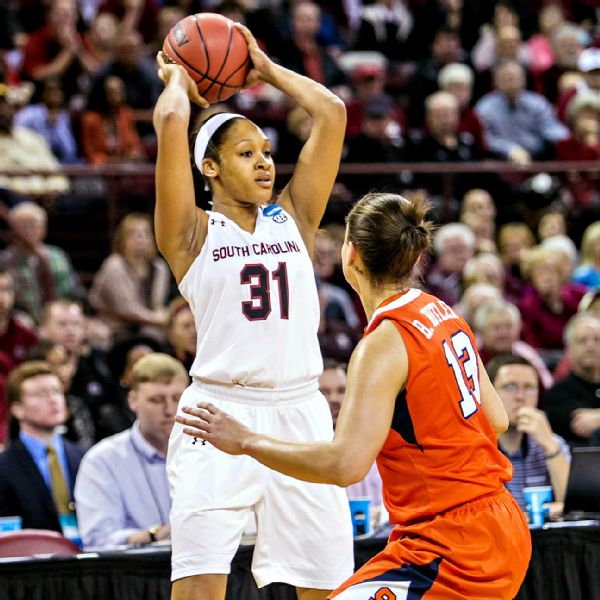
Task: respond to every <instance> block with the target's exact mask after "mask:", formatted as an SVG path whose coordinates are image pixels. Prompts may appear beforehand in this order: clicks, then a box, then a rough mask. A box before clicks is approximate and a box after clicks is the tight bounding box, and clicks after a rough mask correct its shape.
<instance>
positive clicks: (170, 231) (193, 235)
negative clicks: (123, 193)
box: [153, 52, 208, 282]
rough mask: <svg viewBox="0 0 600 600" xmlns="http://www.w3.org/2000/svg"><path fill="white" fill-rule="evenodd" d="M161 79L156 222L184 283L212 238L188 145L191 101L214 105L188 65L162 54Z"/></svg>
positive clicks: (157, 112)
mask: <svg viewBox="0 0 600 600" xmlns="http://www.w3.org/2000/svg"><path fill="white" fill-rule="evenodd" d="M157 63H158V73H159V77H160V78H161V80H162V81H163V83H164V84H165V89H164V91H163V92H162V94H161V95H160V97H159V98H158V101H157V102H156V106H155V108H154V115H153V123H154V128H155V130H156V136H157V139H158V154H157V159H156V209H155V212H154V224H155V228H156V241H157V244H158V249H159V250H160V252H161V254H162V255H163V256H164V257H165V259H166V261H167V262H168V263H169V266H170V267H171V270H172V271H173V274H174V275H175V278H176V280H177V281H178V282H179V281H180V280H181V278H182V277H183V275H184V274H185V273H186V271H187V270H188V268H189V266H190V264H191V263H192V261H193V260H194V258H195V256H196V255H197V254H198V252H200V248H201V247H202V243H203V242H204V239H205V237H206V223H207V216H206V213H205V212H204V211H203V210H201V209H199V208H197V207H196V203H195V196H194V182H193V178H192V167H191V162H190V152H189V145H188V128H189V122H190V100H192V101H194V102H195V103H196V104H198V105H199V106H203V107H205V106H208V103H207V102H206V101H205V100H204V99H203V98H202V97H201V96H200V95H199V94H198V90H197V89H196V85H195V84H194V82H193V81H192V79H191V78H190V76H189V75H188V74H187V73H186V71H185V70H184V69H183V67H180V66H178V65H174V64H167V63H165V61H164V59H163V56H162V53H160V52H159V54H158V57H157Z"/></svg>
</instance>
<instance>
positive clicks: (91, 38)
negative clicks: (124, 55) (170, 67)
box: [84, 12, 166, 73]
mask: <svg viewBox="0 0 600 600" xmlns="http://www.w3.org/2000/svg"><path fill="white" fill-rule="evenodd" d="M118 31H119V23H118V21H117V19H116V18H115V16H114V15H112V14H110V13H106V12H105V13H101V14H99V15H97V16H96V17H95V18H94V20H93V21H92V23H91V24H90V28H89V29H88V30H87V31H86V32H85V33H84V40H85V43H86V45H87V47H88V50H89V54H90V57H91V59H92V61H93V63H92V64H93V72H94V73H98V72H99V71H101V70H102V69H103V68H105V67H106V66H107V65H108V64H109V63H110V62H111V61H112V60H113V59H114V56H115V44H116V41H117V36H118ZM165 35H166V34H165ZM163 39H164V37H163ZM161 43H162V40H161Z"/></svg>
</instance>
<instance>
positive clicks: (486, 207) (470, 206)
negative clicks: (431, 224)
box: [458, 188, 497, 253]
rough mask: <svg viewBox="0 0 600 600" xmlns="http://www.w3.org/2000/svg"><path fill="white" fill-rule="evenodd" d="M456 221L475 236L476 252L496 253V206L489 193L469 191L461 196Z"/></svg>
mask: <svg viewBox="0 0 600 600" xmlns="http://www.w3.org/2000/svg"><path fill="white" fill-rule="evenodd" d="M458 220H459V221H460V222H461V223H464V224H465V225H467V227H469V228H470V229H471V231H472V232H473V233H474V234H475V247H476V251H477V252H493V253H496V251H497V250H496V242H495V238H496V206H495V205H494V201H493V200H492V197H491V196H490V194H489V192H487V191H486V190H483V189H480V188H474V189H471V190H469V191H468V192H467V193H466V194H465V195H464V196H463V199H462V203H461V206H460V214H459V219H458Z"/></svg>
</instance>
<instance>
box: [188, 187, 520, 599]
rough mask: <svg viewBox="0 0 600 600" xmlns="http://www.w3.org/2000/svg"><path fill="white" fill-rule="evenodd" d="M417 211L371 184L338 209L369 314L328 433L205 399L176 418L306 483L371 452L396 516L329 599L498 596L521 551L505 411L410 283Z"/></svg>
mask: <svg viewBox="0 0 600 600" xmlns="http://www.w3.org/2000/svg"><path fill="white" fill-rule="evenodd" d="M429 208H430V206H429V204H428V203H427V202H426V201H424V200H421V199H415V200H413V201H408V200H406V199H404V198H402V197H401V196H397V195H394V194H370V195H367V196H366V197H364V198H363V199H362V200H360V201H359V202H358V203H357V204H356V206H355V207H354V208H353V209H352V211H351V212H350V214H349V216H348V221H347V232H346V240H345V243H344V247H343V249H342V262H343V267H344V275H345V276H346V279H347V280H348V282H349V283H350V284H351V285H352V287H353V288H354V289H355V290H356V291H357V292H358V293H359V294H360V297H361V300H362V303H363V306H364V308H365V311H366V313H367V316H368V318H369V324H368V326H367V328H366V331H365V336H364V338H363V339H362V340H361V342H360V343H359V345H358V346H357V348H356V350H355V351H354V354H353V356H352V359H351V361H350V365H349V370H348V385H347V389H346V398H345V400H344V404H343V406H342V409H341V412H340V415H339V417H338V422H337V427H336V431H335V436H334V439H333V441H323V442H322V443H317V444H315V443H313V444H306V443H293V442H283V441H280V440H276V439H273V438H270V437H267V436H265V435H261V434H257V433H254V432H252V431H250V430H249V429H248V428H247V427H246V426H244V425H243V424H242V423H240V422H239V421H236V420H235V419H233V418H232V417H230V416H229V415H227V414H225V413H223V412H222V411H220V410H218V409H216V408H215V407H214V406H213V405H211V404H208V403H200V404H198V406H197V408H190V409H186V410H185V412H186V413H187V414H188V415H189V416H187V417H183V416H179V417H178V418H177V420H178V421H179V422H180V423H182V424H184V425H185V426H186V427H185V429H184V431H185V433H187V434H189V435H193V436H196V437H200V438H202V439H204V440H206V441H208V442H210V443H211V444H212V445H214V446H215V447H217V448H218V449H220V450H222V451H224V452H228V453H230V454H247V455H248V456H251V457H254V458H255V459H256V460H258V461H260V462H261V463H263V464H265V465H266V466H268V467H270V468H272V469H275V470H277V471H280V472H282V473H285V474H287V475H290V476H292V477H296V478H298V479H303V480H305V481H311V482H320V483H325V482H327V483H336V484H338V485H342V486H345V485H349V484H350V483H353V482H355V481H359V480H360V479H362V478H363V477H364V476H365V475H366V473H367V471H368V470H369V468H370V466H371V464H372V462H373V460H374V459H375V458H376V459H377V466H378V468H379V471H380V473H381V478H382V480H383V497H384V501H385V505H386V508H387V510H388V512H389V514H390V522H392V523H394V524H395V525H396V527H395V529H394V531H393V532H392V535H391V536H390V539H389V543H388V545H387V546H386V548H385V549H384V550H383V552H381V553H379V554H378V555H377V556H375V557H374V558H373V559H372V560H371V561H369V562H368V563H367V564H366V565H364V566H363V567H362V568H361V569H359V570H358V571H357V572H356V573H355V574H354V575H353V576H352V577H351V578H350V579H349V580H348V581H346V582H345V583H344V584H343V585H342V586H341V587H340V588H338V589H337V590H336V591H334V592H332V594H331V595H330V596H329V597H330V598H335V599H336V600H400V599H402V600H416V599H419V598H425V599H428V600H433V599H439V600H442V599H443V600H452V599H456V600H459V599H460V600H464V599H476V600H492V599H494V600H497V599H506V600H509V599H511V598H513V597H514V596H515V594H516V593H517V591H518V589H519V587H520V585H521V582H522V580H523V578H524V576H525V572H526V570H527V565H528V562H529V558H530V555H531V541H530V537H529V531H528V528H527V524H526V521H525V517H524V515H523V513H522V512H521V510H520V509H519V507H518V506H517V504H516V502H515V501H514V500H513V498H512V496H511V495H510V494H509V493H508V491H507V490H506V488H505V486H504V483H505V482H506V481H508V480H509V479H510V477H511V465H510V463H509V461H508V460H507V459H506V458H505V457H504V456H503V455H502V454H501V453H500V451H499V450H498V445H497V441H496V437H497V435H498V434H499V433H501V432H503V431H505V430H506V428H507V426H508V417H507V415H506V412H505V410H504V407H503V405H502V403H501V401H500V399H499V397H498V395H497V394H496V391H495V390H494V388H493V386H492V384H491V383H490V380H489V379H488V377H487V374H486V372H485V370H484V368H483V365H482V363H481V360H480V358H479V355H478V353H477V349H476V347H475V340H474V337H473V333H472V332H471V330H470V328H469V326H468V325H467V323H466V322H465V321H464V320H463V319H462V318H461V317H460V316H459V315H458V314H457V313H456V312H454V310H452V308H450V307H449V306H447V305H446V304H445V303H444V302H442V301H441V300H439V299H438V298H436V297H434V296H431V295H429V294H426V293H424V292H423V291H421V290H419V289H417V288H416V287H415V285H414V278H413V272H414V268H415V265H416V264H417V263H418V261H419V259H420V258H421V256H422V255H423V254H424V253H425V252H427V251H429V249H430V241H431V229H432V225H431V223H429V222H428V221H426V220H425V217H426V215H427V212H428V211H429ZM316 541H317V540H316ZM324 542H325V543H326V540H325V541H324Z"/></svg>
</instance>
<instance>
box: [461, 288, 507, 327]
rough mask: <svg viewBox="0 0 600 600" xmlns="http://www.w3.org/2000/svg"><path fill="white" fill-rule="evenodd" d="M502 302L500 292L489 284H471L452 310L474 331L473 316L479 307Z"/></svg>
mask: <svg viewBox="0 0 600 600" xmlns="http://www.w3.org/2000/svg"><path fill="white" fill-rule="evenodd" d="M497 300H502V292H501V290H500V289H498V288H497V287H496V286H495V285H490V284H489V283H472V284H471V285H470V286H469V287H468V288H466V289H465V291H464V292H463V294H462V296H461V297H460V300H459V302H458V304H455V305H454V306H453V308H454V310H455V311H456V312H458V313H459V314H460V316H461V317H462V318H463V319H464V320H465V321H466V322H467V323H468V324H469V325H470V326H471V329H473V331H474V330H475V315H476V314H477V311H478V310H479V307H480V306H487V305H488V304H490V303H492V302H495V301H497Z"/></svg>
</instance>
